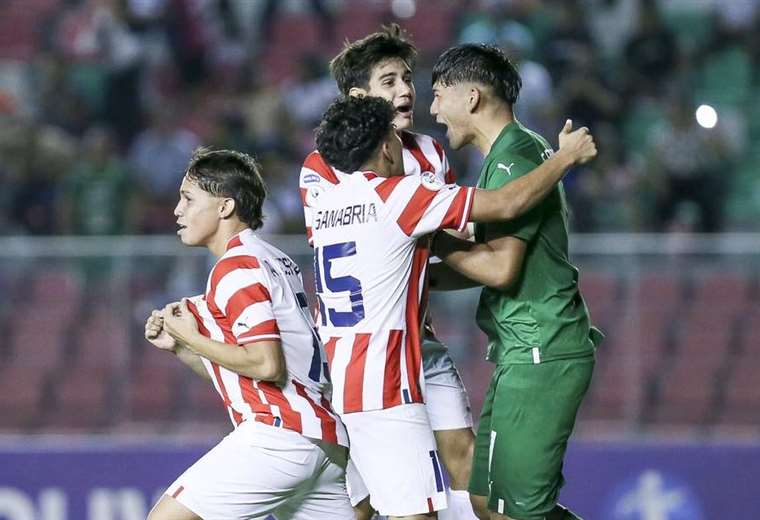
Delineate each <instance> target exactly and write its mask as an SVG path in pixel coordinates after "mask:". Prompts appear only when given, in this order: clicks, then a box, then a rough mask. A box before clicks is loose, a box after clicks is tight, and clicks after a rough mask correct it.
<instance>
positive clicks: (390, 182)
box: [375, 175, 406, 202]
mask: <svg viewBox="0 0 760 520" xmlns="http://www.w3.org/2000/svg"><path fill="white" fill-rule="evenodd" d="M405 178H406V177H404V176H403V175H402V176H398V177H389V178H388V179H385V180H384V181H383V182H381V183H380V184H378V185H377V186H376V187H375V191H376V192H377V194H378V195H380V198H381V199H382V200H383V202H386V201H387V200H388V197H390V196H391V193H393V190H395V189H396V186H398V185H399V183H400V182H401V181H403V180H404V179H405Z"/></svg>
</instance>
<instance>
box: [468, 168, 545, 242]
mask: <svg viewBox="0 0 760 520" xmlns="http://www.w3.org/2000/svg"><path fill="white" fill-rule="evenodd" d="M537 167H538V164H536V163H534V162H533V161H530V160H528V159H526V158H524V157H521V156H518V155H503V156H501V157H497V158H496V159H495V160H493V161H492V162H491V164H490V165H489V167H488V174H487V179H486V183H485V185H484V186H483V187H484V188H486V189H490V190H494V189H498V188H501V187H502V186H504V185H505V184H507V183H509V182H512V181H514V180H515V179H519V178H520V177H522V176H523V175H527V174H528V173H530V172H531V171H533V170H534V169H535V168H537ZM544 206H545V205H544V203H539V204H538V205H536V207H534V208H533V209H531V210H530V211H528V212H527V213H525V214H524V215H522V216H520V217H518V218H516V219H512V220H508V221H504V222H494V223H489V224H485V225H483V229H482V231H481V233H478V235H479V236H480V237H482V239H483V240H489V239H491V238H497V237H502V236H514V237H517V238H520V239H522V240H525V241H526V242H527V241H529V240H531V239H532V238H533V237H534V236H535V235H536V233H537V232H538V228H539V227H540V226H541V221H542V219H543V213H544Z"/></svg>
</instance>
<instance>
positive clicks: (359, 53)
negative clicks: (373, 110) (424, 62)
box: [330, 23, 417, 95]
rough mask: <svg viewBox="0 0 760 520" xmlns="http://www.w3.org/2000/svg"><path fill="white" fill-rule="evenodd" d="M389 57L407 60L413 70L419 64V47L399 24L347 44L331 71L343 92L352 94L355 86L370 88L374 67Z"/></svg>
mask: <svg viewBox="0 0 760 520" xmlns="http://www.w3.org/2000/svg"><path fill="white" fill-rule="evenodd" d="M389 58H400V59H402V60H404V61H405V62H406V64H407V65H409V68H410V69H414V65H415V62H416V61H417V48H416V47H415V46H414V44H413V43H412V42H410V41H409V40H407V39H406V34H405V32H404V31H402V30H401V27H399V25H398V24H395V23H392V24H390V25H384V26H382V27H381V28H380V30H379V31H378V32H374V33H372V34H370V35H368V36H365V37H364V38H362V39H361V40H356V41H355V42H348V41H347V42H346V44H345V46H344V47H343V50H342V51H340V54H338V55H337V56H335V58H333V59H332V61H331V62H330V72H331V73H332V75H333V77H334V78H335V82H336V83H337V84H338V88H339V89H340V91H341V93H342V94H343V95H348V91H349V90H351V88H352V87H360V88H367V87H369V79H370V76H371V75H372V68H373V67H374V66H375V65H377V64H378V63H380V62H381V61H383V60H387V59H389Z"/></svg>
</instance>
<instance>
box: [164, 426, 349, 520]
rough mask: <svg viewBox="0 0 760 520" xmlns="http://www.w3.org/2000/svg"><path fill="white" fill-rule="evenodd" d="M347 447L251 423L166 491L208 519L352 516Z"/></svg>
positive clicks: (227, 437)
mask: <svg viewBox="0 0 760 520" xmlns="http://www.w3.org/2000/svg"><path fill="white" fill-rule="evenodd" d="M345 465H346V449H345V448H343V447H340V446H336V445H332V444H328V443H323V442H319V441H316V440H310V439H307V438H306V437H303V436H302V435H300V434H298V433H296V432H292V431H289V430H284V429H280V428H274V427H272V426H267V425H265V424H261V423H256V422H253V421H246V422H245V423H243V424H241V425H240V426H238V427H237V429H235V431H233V432H232V433H230V434H229V435H227V436H226V437H225V438H224V439H222V441H221V442H220V443H219V444H217V445H216V446H215V447H214V448H212V449H211V451H209V452H208V453H206V454H205V455H204V456H203V457H201V458H200V459H199V460H198V461H197V462H196V463H195V464H193V465H192V466H190V468H188V469H187V470H186V471H185V472H184V473H183V474H182V475H181V476H180V477H179V478H178V479H177V480H176V481H174V483H173V484H172V485H171V486H169V488H168V489H167V491H166V494H167V495H169V496H171V497H173V498H175V499H176V500H178V501H179V502H180V503H181V504H182V505H184V506H185V507H187V508H188V509H190V510H191V511H193V512H194V513H195V514H197V515H198V516H200V517H201V518H203V519H204V520H226V519H233V518H235V519H237V518H240V519H242V518H266V517H267V516H268V515H270V514H273V515H275V517H276V518H277V519H278V520H285V519H297V520H313V519H334V518H337V519H347V520H348V519H352V520H353V518H355V517H354V511H353V509H352V508H351V504H350V503H349V500H348V494H347V492H346V484H345Z"/></svg>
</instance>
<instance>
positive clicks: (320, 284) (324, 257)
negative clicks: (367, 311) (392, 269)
mask: <svg viewBox="0 0 760 520" xmlns="http://www.w3.org/2000/svg"><path fill="white" fill-rule="evenodd" d="M355 254H356V242H341V243H339V244H332V245H329V246H324V247H317V248H315V249H314V278H315V285H316V289H317V299H318V300H319V314H320V316H321V317H322V325H325V326H326V325H327V320H328V318H329V320H330V323H331V324H332V326H333V327H353V326H354V325H356V324H357V323H359V322H360V321H361V320H363V319H364V298H363V297H362V284H361V282H360V281H359V280H357V279H356V278H354V277H353V276H338V277H335V278H333V276H332V274H331V272H330V270H331V267H332V261H333V260H336V259H338V258H345V257H347V256H352V255H355ZM323 274H324V278H323ZM325 287H326V288H327V291H325ZM325 292H330V293H339V292H347V293H348V299H349V301H350V304H351V310H350V311H338V310H335V309H334V308H329V307H328V308H326V307H325V303H324V300H323V299H322V296H323V295H324V294H325ZM325 311H327V312H325Z"/></svg>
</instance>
